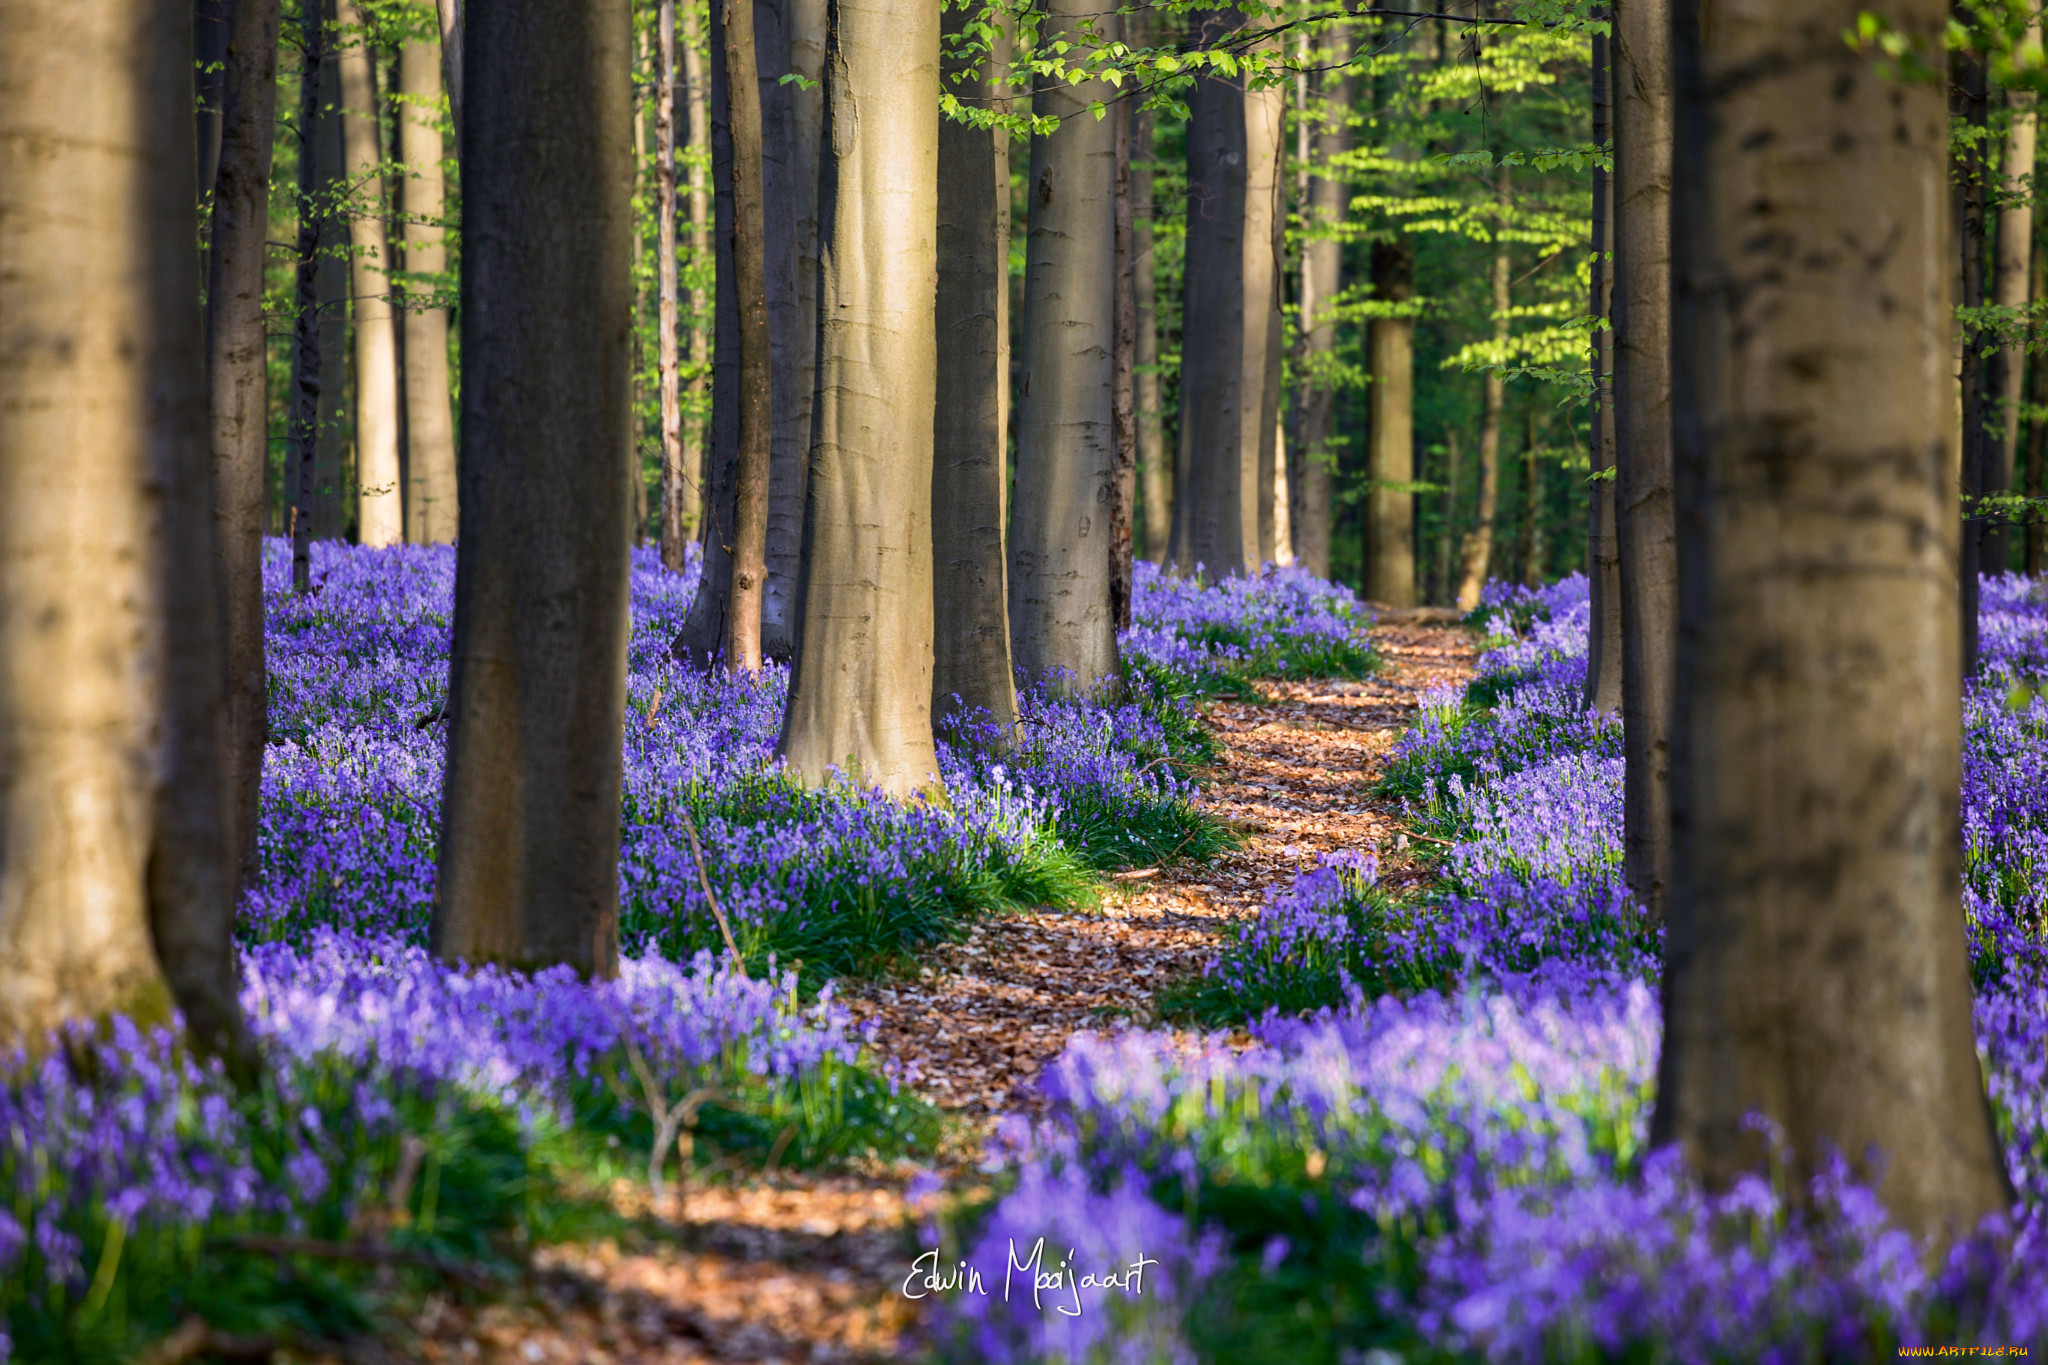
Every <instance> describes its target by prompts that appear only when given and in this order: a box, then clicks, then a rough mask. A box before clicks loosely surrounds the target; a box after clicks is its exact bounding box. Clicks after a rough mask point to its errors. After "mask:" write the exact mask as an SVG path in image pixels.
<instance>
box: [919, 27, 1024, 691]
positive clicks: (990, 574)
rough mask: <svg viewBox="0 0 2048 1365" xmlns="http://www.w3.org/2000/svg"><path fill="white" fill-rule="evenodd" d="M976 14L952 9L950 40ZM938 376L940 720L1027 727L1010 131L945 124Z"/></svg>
mask: <svg viewBox="0 0 2048 1365" xmlns="http://www.w3.org/2000/svg"><path fill="white" fill-rule="evenodd" d="M970 18H972V16H971V15H970V14H969V13H968V11H966V10H965V9H949V10H947V11H946V12H945V17H944V19H943V21H942V23H943V25H944V27H945V31H946V34H947V37H948V39H949V40H950V39H952V38H953V37H955V36H957V35H959V34H962V33H964V32H965V30H966V26H967V23H968V21H969V20H970ZM942 61H943V62H944V65H943V66H942V68H941V75H942V79H943V80H944V82H945V89H946V90H947V91H949V92H950V93H952V94H955V95H957V96H959V97H961V99H962V100H964V101H968V102H972V103H976V104H977V105H978V104H979V102H981V101H986V100H988V99H989V98H990V97H992V96H993V95H994V94H995V92H996V80H997V72H996V71H995V69H994V68H995V63H994V61H993V60H991V59H989V58H986V57H985V58H983V59H982V60H981V61H980V62H968V61H960V60H956V59H952V58H942ZM938 156H939V162H938V165H939V171H938V238H937V243H938V307H937V312H936V314H935V321H936V328H937V330H936V338H937V340H936V345H937V348H938V349H937V366H938V371H937V374H938V378H937V384H936V388H935V392H936V393H938V394H942V395H944V397H943V399H941V400H940V401H939V402H938V403H937V405H936V408H935V411H934V421H933V427H932V560H933V564H932V567H933V570H934V573H935V575H936V576H935V577H934V579H933V582H932V605H933V621H934V631H935V633H934V636H933V641H932V715H933V716H935V717H941V718H943V717H946V716H949V715H953V714H955V713H956V712H958V713H966V714H972V713H973V712H975V711H977V710H979V711H986V712H987V713H988V715H989V718H990V719H991V720H993V721H994V722H995V723H996V724H997V725H999V726H1002V727H1004V728H1005V729H1008V728H1009V727H1010V726H1013V725H1015V724H1016V721H1017V682H1016V676H1015V674H1014V673H1013V672H1012V670H1011V668H1010V617H1009V611H1008V602H1009V584H1008V581H1007V577H1006V574H1007V570H1006V567H1005V562H1004V546H1003V528H1004V524H1005V521H1006V519H1007V518H1006V513H1007V511H1008V508H1007V506H1006V504H1007V502H1008V499H1007V498H1006V496H1005V494H1006V492H1007V490H1008V487H1009V471H1008V469H1007V468H1005V466H1004V461H1003V446H1004V437H1005V436H1006V434H1007V433H1008V431H1009V425H1010V423H1009V418H1010V414H1009V390H1008V386H1007V384H1006V383H1005V380H1006V379H1007V377H1008V374H1009V369H1010V135H1009V133H1008V132H1007V131H1006V130H1003V129H987V128H970V127H969V126H968V125H966V124H964V123H959V122H956V121H954V120H952V119H942V120H940V122H939V152H938Z"/></svg>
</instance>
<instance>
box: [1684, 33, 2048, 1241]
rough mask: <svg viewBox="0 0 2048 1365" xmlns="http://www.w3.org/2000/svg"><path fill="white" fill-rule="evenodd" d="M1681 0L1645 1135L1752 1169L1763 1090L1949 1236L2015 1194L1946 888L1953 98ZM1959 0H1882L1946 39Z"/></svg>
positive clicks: (1794, 1144) (1793, 1146)
mask: <svg viewBox="0 0 2048 1365" xmlns="http://www.w3.org/2000/svg"><path fill="white" fill-rule="evenodd" d="M1676 8H1677V11H1678V19H1679V23H1678V24H1677V26H1676V27H1675V28H1674V30H1673V32H1674V34H1675V37H1676V42H1677V44H1678V59H1679V60H1678V70H1679V74H1680V85H1679V87H1678V89H1679V100H1678V118H1677V136H1678V151H1677V156H1678V159H1679V161H1678V164H1680V165H1683V166H1685V167H1687V168H1688V174H1687V175H1685V176H1683V177H1680V178H1679V179H1678V180H1677V182H1676V184H1675V186H1674V189H1675V203H1674V205H1673V212H1672V215H1671V221H1672V223H1673V226H1674V229H1675V241H1674V251H1675V255H1676V263H1677V267H1678V273H1677V281H1678V285H1677V287H1678V291H1679V293H1678V297H1677V302H1678V305H1679V306H1678V312H1677V317H1678V319H1679V325H1678V326H1677V327H1676V329H1675V332H1674V337H1673V340H1674V343H1675V345H1674V361H1673V377H1674V380H1675V389H1674V399H1675V409H1676V415H1677V420H1676V423H1675V428H1676V431H1677V434H1678V441H1679V450H1678V473H1679V477H1680V480H1681V482H1680V486H1679V487H1680V497H1679V501H1678V505H1679V506H1680V507H1681V508H1683V509H1684V519H1683V521H1682V522H1681V531H1682V534H1681V537H1680V542H1679V544H1680V554H1681V572H1680V575H1679V583H1680V617H1679V621H1680V630H1679V635H1678V665H1677V676H1678V678H1679V679H1680V680H1681V684H1682V685H1681V688H1680V691H1679V694H1678V696H1679V702H1678V726H1677V729H1676V731H1675V735H1676V739H1677V753H1676V762H1675V763H1674V766H1673V770H1672V771H1673V783H1672V793H1673V798H1674V800H1673V811H1674V817H1675V829H1676V835H1677V837H1676V842H1675V853H1676V857H1675V860H1674V870H1675V879H1674V882H1673V885H1672V892H1671V896H1670V900H1669V913H1668V919H1667V925H1668V928H1667V935H1668V937H1667V939H1666V967H1665V973H1664V1021H1665V1022H1664V1051H1663V1057H1662V1060H1661V1062H1660V1065H1659V1076H1658V1084H1657V1108H1656V1114H1655V1119H1654V1121H1653V1124H1652V1140H1653V1141H1655V1142H1658V1143H1677V1144H1679V1145H1680V1147H1681V1148H1682V1149H1683V1151H1684V1153H1685V1155H1686V1157H1687V1159H1688V1160H1689V1161H1690V1162H1691V1163H1692V1165H1693V1166H1694V1167H1695V1168H1696V1169H1697V1170H1699V1171H1700V1172H1701V1174H1702V1175H1703V1176H1704V1177H1705V1178H1706V1179H1707V1181H1708V1182H1709V1183H1710V1184H1713V1185H1717V1186H1722V1185H1726V1184H1727V1183H1728V1182H1730V1181H1731V1180H1733V1179H1734V1178H1736V1177H1737V1176H1738V1175H1740V1174H1742V1173H1744V1172H1748V1171H1762V1170H1763V1169H1764V1167H1765V1163H1766V1160H1767V1158H1768V1151H1767V1139H1766V1137H1765V1135H1764V1134H1763V1133H1760V1132H1759V1131H1757V1130H1756V1129H1755V1128H1754V1127H1752V1126H1751V1124H1750V1123H1749V1122H1748V1121H1747V1120H1748V1116H1750V1115H1751V1114H1761V1115H1762V1116H1764V1117H1765V1118H1766V1119H1768V1120H1770V1121H1771V1123H1773V1124H1774V1125H1776V1127H1777V1129H1778V1130H1779V1131H1780V1132H1781V1133H1782V1135H1783V1138H1784V1140H1785V1143H1786V1144H1787V1146H1788V1147H1789V1149H1790V1154H1791V1158H1792V1168H1791V1170H1790V1171H1789V1172H1787V1173H1786V1176H1785V1181H1786V1184H1787V1186H1788V1187H1789V1188H1791V1189H1794V1190H1799V1189H1802V1188H1804V1178H1805V1177H1806V1176H1807V1175H1808V1174H1810V1173H1811V1172H1812V1171H1813V1170H1815V1169H1816V1168H1817V1167H1818V1166H1819V1165H1820V1163H1822V1162H1823V1161H1824V1160H1826V1159H1827V1158H1828V1156H1829V1155H1830V1154H1831V1153H1833V1152H1840V1153H1842V1154H1843V1155H1845V1156H1846V1157H1847V1158H1848V1159H1849V1161H1850V1163H1851V1165H1852V1167H1854V1168H1855V1169H1856V1170H1857V1171H1858V1172H1859V1173H1860V1174H1862V1175H1864V1176H1865V1177H1866V1178H1870V1179H1873V1180H1875V1181H1876V1185H1877V1190H1878V1192H1879V1194H1880V1196H1881V1197H1882V1198H1883V1200H1884V1202H1885V1204H1886V1205H1887V1206H1888V1208H1889V1209H1890V1212H1891V1214H1892V1216H1893V1217H1894V1218H1895V1219H1896V1220H1897V1221H1898V1222H1899V1223H1900V1224H1901V1225H1903V1226H1904V1227H1905V1228H1906V1229H1907V1230H1908V1231H1910V1232H1913V1233H1915V1234H1919V1235H1931V1236H1934V1237H1936V1238H1940V1239H1945V1238H1947V1237H1950V1236H1954V1235H1959V1234H1963V1233H1967V1232H1969V1231H1972V1230H1974V1229H1975V1227H1976V1225H1977V1223H1978V1220H1979V1219H1980V1218H1981V1217H1982V1216H1983V1215H1984V1214H1986V1213H1989V1212H1991V1211H1993V1210H1996V1209H1999V1208H2002V1207H2003V1206H2005V1205H2006V1204H2007V1203H2008V1202H2009V1199H2010V1193H2009V1190H2008V1187H2007V1183H2006V1177H2005V1171H2004V1162H2003V1154H2002V1152H2001V1151H2000V1148H1999V1145H1998V1142H1997V1140H1996V1139H1995V1137H1994V1135H1993V1132H1992V1126H1991V1122H1990V1110H1989V1106H1988V1105H1987V1104H1986V1102H1985V1096H1984V1088H1983V1081H1982V1077H1981V1074H1980V1072H1979V1069H1978V1062H1977V1053H1976V1048H1975V1045H1974V1038H1973V1034H1972V1029H1971V1022H1970V1011H1971V989H1970V977H1969V970H1968V964H1967V955H1966V950H1965V947H1964V928H1963V913H1962V909H1961V907H1960V905H1959V903H1958V888H1959V885H1960V881H1961V875H1960V868H1959V867H1958V858H1959V849H1960V846H1961V841H1960V832H1959V830H1958V797H1957V790H1958V783H1959V780H1960V776H1959V759H1958V736H1959V732H1960V725H1961V721H1960V716H1959V714H1958V712H1959V710H1960V697H1959V691H1958V685H1957V673H1956V667H1955V659H1956V648H1957V642H1956V617H1955V609H1954V592H1955V560H1956V550H1955V536H1956V522H1955V510H1954V509H1955V496H1956V495H1955V486H1954V482H1953V479H1954V476H1953V474H1951V473H1949V472H1948V471H1949V465H1948V461H1947V459H1946V447H1947V444H1948V431H1949V429H1950V423H1951V421H1952V420H1953V413H1954V402H1955V399H1954V395H1953V392H1952V391H1951V389H1950V388H1949V385H1948V383H1947V382H1946V375H1947V374H1948V373H1949V366H1950V364H1952V363H1953V354H1954V353H1953V351H1952V350H1951V349H1950V345H1951V343H1950V338H1951V330H1950V328H1951V322H1950V303H1951V296H1950V293H1949V289H1950V284H1949V281H1950V278H1951V272H1952V271H1953V269H1954V267H1953V264H1952V262H1953V259H1954V257H1953V255H1952V252H1951V247H1950V243H1949V241H1948V234H1947V230H1946V227H1945V225H1944V223H1943V215H1942V214H1941V213H1940V212H1939V211H1938V206H1940V205H1942V204H1943V203H1944V202H1945V201H1946V199H1947V189H1948V163H1947V148H1948V143H1949V132H1948V119H1947V118H1946V117H1945V113H1944V109H1943V105H1942V98H1941V94H1940V85H1939V84H1938V83H1927V84H1921V83H1902V82H1900V81H1898V80H1897V79H1895V78H1894V77H1892V76H1890V75H1888V74H1887V73H1885V72H1884V71H1883V70H1882V69H1880V67H1879V66H1878V65H1877V64H1876V63H1874V62H1872V61H1871V59H1870V58H1869V57H1868V56H1867V55H1865V54H1862V53H1857V52H1854V51H1852V50H1850V49H1849V48H1848V47H1846V46H1845V45H1844V44H1843V42H1842V37H1841V35H1842V31H1843V27H1844V25H1846V24H1848V23H1850V22H1852V21H1853V19H1854V16H1855V10H1854V7H1853V6H1852V5H1849V4H1845V3H1840V2H1839V0H1801V3H1797V4H1788V3H1786V2H1785V0H1720V2H1719V3H1717V4H1716V5H1715V7H1714V16H1713V22H1712V23H1711V24H1710V25H1708V26H1707V27H1706V28H1705V30H1704V31H1702V30H1701V29H1700V28H1699V27H1698V20H1699V16H1700V11H1701V9H1702V8H1703V6H1702V3H1701V0H1679V3H1678V5H1677V6H1676ZM1946 11H1947V6H1946V5H1945V4H1944V3H1942V0H1910V2H1909V3H1905V4H1902V5H1897V6H1894V7H1893V8H1892V9H1891V11H1889V16H1888V17H1889V18H1890V19H1891V21H1892V22H1893V23H1894V24H1895V25H1897V27H1898V28H1899V29H1900V30H1902V31H1903V32H1904V33H1905V34H1906V35H1907V37H1908V38H1909V39H1910V40H1911V41H1913V42H1914V43H1915V44H1916V45H1917V50H1920V51H1924V52H1932V53H1937V54H1938V53H1940V52H1941V50H1942V48H1941V41H1942V33H1943V29H1944V26H1945V21H1946V18H1947V13H1946ZM1695 44H1697V48H1696V49H1695ZM1937 60H1938V58H1937ZM1875 243H1883V244H1884V249H1883V250H1871V249H1866V248H1867V244H1875ZM1787 356H1796V357H1799V363H1798V364H1797V365H1788V364H1786V363H1785V357H1787ZM1817 553H1818V554H1820V555H1822V556H1823V557H1824V558H1823V560H1822V561H1817V560H1816V554H1817ZM1817 562H1823V563H1824V565H1825V572H1817V571H1816V564H1817ZM1873 1157H1874V1162H1873V1160H1872V1158H1873Z"/></svg>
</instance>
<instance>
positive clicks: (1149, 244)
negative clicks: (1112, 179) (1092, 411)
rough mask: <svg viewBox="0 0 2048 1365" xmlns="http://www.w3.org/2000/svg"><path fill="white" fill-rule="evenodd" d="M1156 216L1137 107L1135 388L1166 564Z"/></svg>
mask: <svg viewBox="0 0 2048 1365" xmlns="http://www.w3.org/2000/svg"><path fill="white" fill-rule="evenodd" d="M1152 219H1153V204H1152V114H1151V111H1149V110H1145V109H1135V110H1133V111H1132V112H1131V231H1132V245H1131V252H1132V255H1131V294H1132V297H1133V299H1134V301H1135V302H1136V305H1137V310H1138V321H1137V329H1138V331H1137V337H1136V340H1135V345H1136V348H1137V349H1136V350H1135V351H1134V352H1133V355H1132V361H1131V368H1132V380H1131V391H1132V402H1133V405H1134V406H1135V407H1136V409H1137V422H1138V480H1139V483H1140V485H1141V487H1140V493H1139V501H1140V502H1141V503H1142V504H1143V515H1144V524H1145V533H1144V535H1145V540H1144V546H1143V549H1144V556H1145V558H1147V559H1149V560H1152V561H1153V562H1155V563H1161V564H1163V563H1165V562H1166V543H1167V540H1168V538H1169V536H1170V535H1171V534H1172V528H1173V462H1172V460H1171V459H1170V458H1169V457H1168V455H1167V453H1166V432H1165V428H1164V426H1163V423H1164V421H1165V414H1164V413H1163V412H1161V410H1160V406H1159V391H1160V384H1159V309H1158V296H1159V289H1158V271H1157V267H1156V265H1155V263H1154V261H1153V249H1154V248H1153V244H1154V242H1155V241H1156V240H1157V238H1156V237H1155V235H1154V233H1153V230H1152Z"/></svg>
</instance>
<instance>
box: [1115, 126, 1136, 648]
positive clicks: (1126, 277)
mask: <svg viewBox="0 0 2048 1365" xmlns="http://www.w3.org/2000/svg"><path fill="white" fill-rule="evenodd" d="M1109 117H1110V119H1111V121H1112V122H1114V123H1115V124H1116V131H1115V145H1116V171H1115V181H1114V186H1113V189H1112V191H1111V193H1112V203H1113V204H1114V210H1113V213H1112V222H1113V227H1114V231H1113V237H1112V240H1113V242H1114V244H1115V245H1114V264H1113V265H1112V267H1111V270H1110V279H1111V281H1112V285H1111V287H1112V288H1113V290H1114V291H1115V296H1114V301H1113V303H1112V306H1111V309H1110V314H1111V326H1110V334H1111V336H1112V337H1113V338H1114V341H1113V344H1112V346H1111V352H1110V373H1109V414H1110V421H1109V429H1110V437H1111V444H1112V446H1113V447H1114V449H1115V452H1116V460H1115V464H1114V465H1113V466H1112V468H1111V473H1110V482H1109V506H1110V514H1109V527H1110V531H1109V624H1110V629H1111V630H1113V631H1120V630H1128V629H1129V628H1130V625H1131V596H1132V593H1133V592H1134V591H1135V586H1136V565H1135V564H1134V562H1133V548H1132V541H1133V540H1134V539H1135V538H1136V537H1135V534H1134V532H1135V531H1136V526H1135V525H1134V518H1135V516H1136V513H1137V503H1138V412H1137V390H1136V387H1135V384H1134V382H1133V381H1134V377H1135V376H1134V374H1133V371H1134V370H1135V369H1136V368H1137V363H1138V294H1137V289H1136V286H1135V283H1134V280H1133V277H1132V273H1131V257H1132V254H1133V243H1132V237H1133V233H1132V218H1131V106H1130V102H1129V101H1127V100H1118V101H1117V102H1116V103H1114V104H1112V105H1111V106H1110V108H1109Z"/></svg>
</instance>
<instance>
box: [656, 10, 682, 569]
mask: <svg viewBox="0 0 2048 1365" xmlns="http://www.w3.org/2000/svg"><path fill="white" fill-rule="evenodd" d="M655 34H656V37H655V72H656V76H655V96H654V100H655V104H654V194H655V209H654V260H655V266H654V273H655V280H656V288H657V289H658V290H659V293H660V297H659V298H658V299H657V300H656V301H655V343H654V350H655V356H654V364H655V369H656V372H657V378H656V382H657V385H658V387H659V389H660V402H661V561H662V563H664V564H666V565H667V566H668V567H669V568H670V569H672V570H674V571H675V572H677V573H681V572H682V570H683V564H684V561H683V546H684V544H685V543H686V539H685V537H686V532H685V531H684V512H685V510H686V508H687V496H688V493H687V490H688V489H689V488H690V482H689V476H688V475H686V474H685V472H684V468H683V389H682V349H681V346H680V345H679V344H678V343H679V341H680V338H679V337H678V336H677V335H676V326H677V310H678V305H679V303H680V302H681V298H680V288H681V286H680V285H679V283H678V277H677V274H676V95H677V79H676V0H661V6H660V9H659V10H658V12H657V14H656V18H655Z"/></svg>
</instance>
